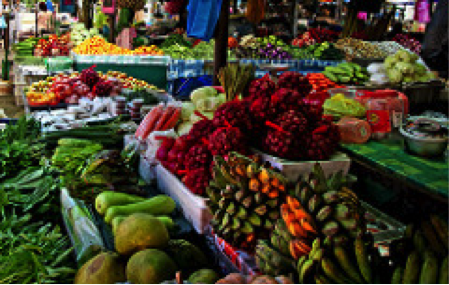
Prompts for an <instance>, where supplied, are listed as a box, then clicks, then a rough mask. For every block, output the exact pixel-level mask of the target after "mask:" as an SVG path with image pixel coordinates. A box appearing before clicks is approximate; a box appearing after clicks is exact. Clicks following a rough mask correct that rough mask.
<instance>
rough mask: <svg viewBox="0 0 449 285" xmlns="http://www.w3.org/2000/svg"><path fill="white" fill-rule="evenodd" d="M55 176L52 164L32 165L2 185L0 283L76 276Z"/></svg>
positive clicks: (63, 280) (65, 279)
mask: <svg viewBox="0 0 449 285" xmlns="http://www.w3.org/2000/svg"><path fill="white" fill-rule="evenodd" d="M55 177H56V175H55V173H54V172H53V171H51V170H50V169H49V168H45V167H30V168H28V169H26V170H23V171H21V172H20V173H19V174H18V175H17V176H16V177H14V178H11V179H7V180H5V181H4V182H3V183H2V184H0V209H1V217H2V218H1V220H0V284H4V283H22V284H25V283H40V284H46V283H71V281H72V280H73V276H74V273H75V268H76V265H75V264H74V263H73V262H72V259H71V253H72V248H71V246H70V241H69V239H68V238H67V237H66V235H65V234H64V233H63V232H61V229H60V227H59V225H58V224H59V223H60V220H61V219H60V213H59V211H60V207H59V199H58V198H59V186H58V181H57V179H55ZM42 216H45V217H46V220H45V222H44V221H42V220H41V218H40V217H42Z"/></svg>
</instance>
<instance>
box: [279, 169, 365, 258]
mask: <svg viewBox="0 0 449 285" xmlns="http://www.w3.org/2000/svg"><path fill="white" fill-rule="evenodd" d="M344 185H345V177H344V176H343V174H342V172H338V173H336V174H333V175H331V176H330V177H329V178H328V179H327V178H326V177H325V174H324V172H323V169H322V168H321V166H320V165H319V164H316V165H315V166H314V168H313V171H312V172H311V174H310V175H308V176H307V177H304V178H303V179H302V180H301V181H300V182H298V183H297V184H296V186H295V189H294V193H291V194H293V195H292V196H294V197H298V202H299V203H297V202H296V201H294V200H295V198H293V199H287V201H291V200H293V201H294V202H293V203H290V204H289V203H287V205H288V207H290V211H287V210H286V209H287V207H286V206H285V205H282V206H281V213H282V217H283V218H284V220H285V222H286V224H287V227H288V228H289V230H290V232H291V233H292V234H293V235H294V236H295V237H297V238H306V239H307V238H310V237H313V234H315V235H321V236H322V237H328V236H330V237H333V239H334V241H335V242H337V243H342V242H344V241H346V240H348V238H355V237H356V236H358V235H360V234H361V233H364V232H365V230H366V222H365V219H364V209H363V208H362V206H361V204H360V202H359V200H358V198H357V195H356V194H354V192H352V191H351V190H349V189H348V188H347V187H345V186H344ZM298 204H299V206H298ZM295 207H296V209H295ZM291 212H293V213H294V214H295V220H294V221H295V222H296V223H295V222H291V214H290V213H291ZM284 213H285V214H284ZM298 221H300V223H299V225H298ZM310 235H311V236H310ZM304 253H307V252H304Z"/></svg>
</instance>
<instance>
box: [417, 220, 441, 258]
mask: <svg viewBox="0 0 449 285" xmlns="http://www.w3.org/2000/svg"><path fill="white" fill-rule="evenodd" d="M421 229H422V232H423V234H424V237H425V238H426V240H427V241H428V244H429V246H430V248H431V249H432V250H433V251H434V252H435V253H436V254H438V255H439V256H441V255H442V254H443V253H444V254H445V253H446V249H445V247H444V246H443V245H442V244H441V243H440V241H439V240H438V238H437V235H436V233H435V231H434V229H433V227H432V226H431V225H430V223H429V222H428V221H422V222H421Z"/></svg>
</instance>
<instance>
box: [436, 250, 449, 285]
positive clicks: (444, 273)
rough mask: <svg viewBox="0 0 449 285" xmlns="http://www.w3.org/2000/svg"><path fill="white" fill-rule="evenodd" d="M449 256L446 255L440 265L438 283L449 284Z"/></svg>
mask: <svg viewBox="0 0 449 285" xmlns="http://www.w3.org/2000/svg"><path fill="white" fill-rule="evenodd" d="M447 259H448V257H447V256H446V257H445V258H444V259H443V261H442V262H441V266H440V273H439V274H440V275H439V277H438V283H440V284H448V283H449V275H448V260H447Z"/></svg>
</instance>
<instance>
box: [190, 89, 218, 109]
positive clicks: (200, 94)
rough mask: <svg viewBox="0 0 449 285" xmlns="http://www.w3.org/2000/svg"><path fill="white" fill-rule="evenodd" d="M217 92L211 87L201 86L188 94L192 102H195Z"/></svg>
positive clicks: (215, 94)
mask: <svg viewBox="0 0 449 285" xmlns="http://www.w3.org/2000/svg"><path fill="white" fill-rule="evenodd" d="M217 94H218V92H217V90H215V88H213V87H209V86H208V87H201V88H198V89H196V90H195V91H193V92H192V93H191V94H190V100H191V101H192V102H193V104H195V106H196V104H197V102H198V100H199V99H205V98H209V97H215V96H217Z"/></svg>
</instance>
